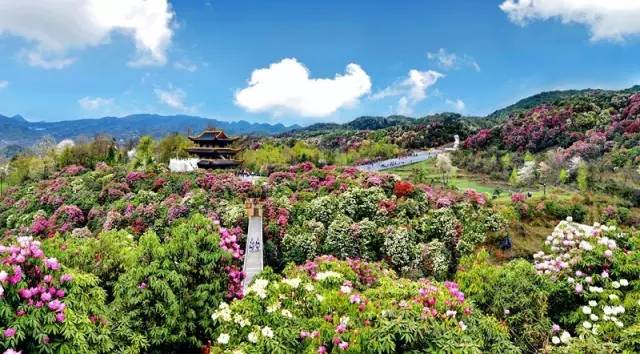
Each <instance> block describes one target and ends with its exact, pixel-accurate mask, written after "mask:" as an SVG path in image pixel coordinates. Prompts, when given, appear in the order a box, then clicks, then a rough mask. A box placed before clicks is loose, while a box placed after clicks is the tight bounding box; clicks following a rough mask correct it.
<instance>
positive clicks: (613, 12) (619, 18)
mask: <svg viewBox="0 0 640 354" xmlns="http://www.w3.org/2000/svg"><path fill="white" fill-rule="evenodd" d="M500 9H501V10H502V11H504V12H505V13H507V15H508V16H509V19H510V20H511V21H513V22H514V23H517V24H520V25H525V24H527V23H528V22H531V21H534V20H543V21H544V20H548V19H553V18H557V19H560V20H561V21H562V22H563V23H577V24H582V25H585V26H587V27H589V30H590V31H591V39H592V40H602V39H612V40H623V39H624V38H625V37H628V36H632V35H637V34H640V21H638V17H639V16H640V1H637V0H506V1H504V2H503V3H502V4H501V5H500Z"/></svg>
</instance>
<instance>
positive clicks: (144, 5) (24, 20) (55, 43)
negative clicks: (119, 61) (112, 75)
mask: <svg viewBox="0 0 640 354" xmlns="http://www.w3.org/2000/svg"><path fill="white" fill-rule="evenodd" d="M173 17H174V13H173V12H172V10H171V8H170V5H169V3H168V1H167V0H110V1H104V0H59V1H41V0H20V1H0V34H8V35H12V36H16V37H21V38H24V39H26V40H27V41H28V42H29V43H32V46H31V47H30V48H28V49H26V50H25V51H24V52H23V55H22V57H24V58H25V59H26V61H27V63H28V64H29V65H32V66H37V67H41V68H44V69H62V68H64V67H66V66H68V65H70V64H71V63H73V61H74V60H75V58H73V57H71V56H69V55H70V54H69V53H70V52H71V51H73V50H80V49H84V48H87V47H95V46H99V45H103V44H105V43H108V42H109V41H110V36H111V34H112V33H115V32H117V33H120V34H123V35H126V36H129V37H131V38H132V39H133V40H134V42H135V45H136V51H137V54H136V56H135V58H134V59H133V60H131V61H130V62H129V64H130V65H133V66H140V65H162V64H164V63H165V62H166V60H167V59H166V50H167V48H168V47H169V44H170V42H171V37H172V35H173V30H172V28H171V22H172V19H173Z"/></svg>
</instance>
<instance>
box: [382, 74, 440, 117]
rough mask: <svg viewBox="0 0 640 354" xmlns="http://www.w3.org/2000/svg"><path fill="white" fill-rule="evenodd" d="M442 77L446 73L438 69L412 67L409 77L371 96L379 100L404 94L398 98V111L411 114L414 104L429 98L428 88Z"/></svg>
mask: <svg viewBox="0 0 640 354" xmlns="http://www.w3.org/2000/svg"><path fill="white" fill-rule="evenodd" d="M442 77H444V75H443V74H441V73H439V72H437V71H433V70H427V71H419V70H415V69H412V70H410V71H409V74H408V77H407V78H405V79H404V80H401V81H398V82H396V83H394V84H392V85H391V86H389V87H387V88H385V89H383V90H380V91H378V92H376V93H375V94H374V95H372V96H371V98H372V99H374V100H377V99H382V98H385V97H393V96H402V97H400V99H399V100H398V108H397V112H398V113H399V114H410V113H412V111H413V106H415V105H416V104H417V103H418V102H420V101H422V100H424V99H425V98H427V89H428V88H429V87H431V86H433V85H435V83H436V82H438V80H439V79H440V78H442Z"/></svg>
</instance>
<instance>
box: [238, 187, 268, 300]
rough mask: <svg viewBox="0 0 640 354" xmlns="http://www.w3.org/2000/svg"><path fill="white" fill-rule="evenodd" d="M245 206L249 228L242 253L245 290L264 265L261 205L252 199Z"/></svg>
mask: <svg viewBox="0 0 640 354" xmlns="http://www.w3.org/2000/svg"><path fill="white" fill-rule="evenodd" d="M246 206H247V211H248V213H249V230H248V232H247V245H246V247H245V253H244V266H243V267H242V270H243V271H244V273H245V278H244V281H243V283H242V285H243V288H244V290H245V291H246V290H247V287H249V284H251V281H252V280H253V278H254V277H255V276H256V274H258V273H260V272H261V271H262V269H263V267H264V261H263V249H264V242H263V240H262V206H261V205H260V204H258V203H257V202H256V201H255V200H252V199H250V200H248V201H247V202H246Z"/></svg>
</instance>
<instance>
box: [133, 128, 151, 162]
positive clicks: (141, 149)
mask: <svg viewBox="0 0 640 354" xmlns="http://www.w3.org/2000/svg"><path fill="white" fill-rule="evenodd" d="M153 149H154V141H153V138H152V137H150V136H148V135H145V136H143V137H142V138H140V141H139V142H138V145H136V160H137V163H138V164H139V165H141V166H143V167H144V168H146V167H147V165H148V164H151V163H152V162H153Z"/></svg>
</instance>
